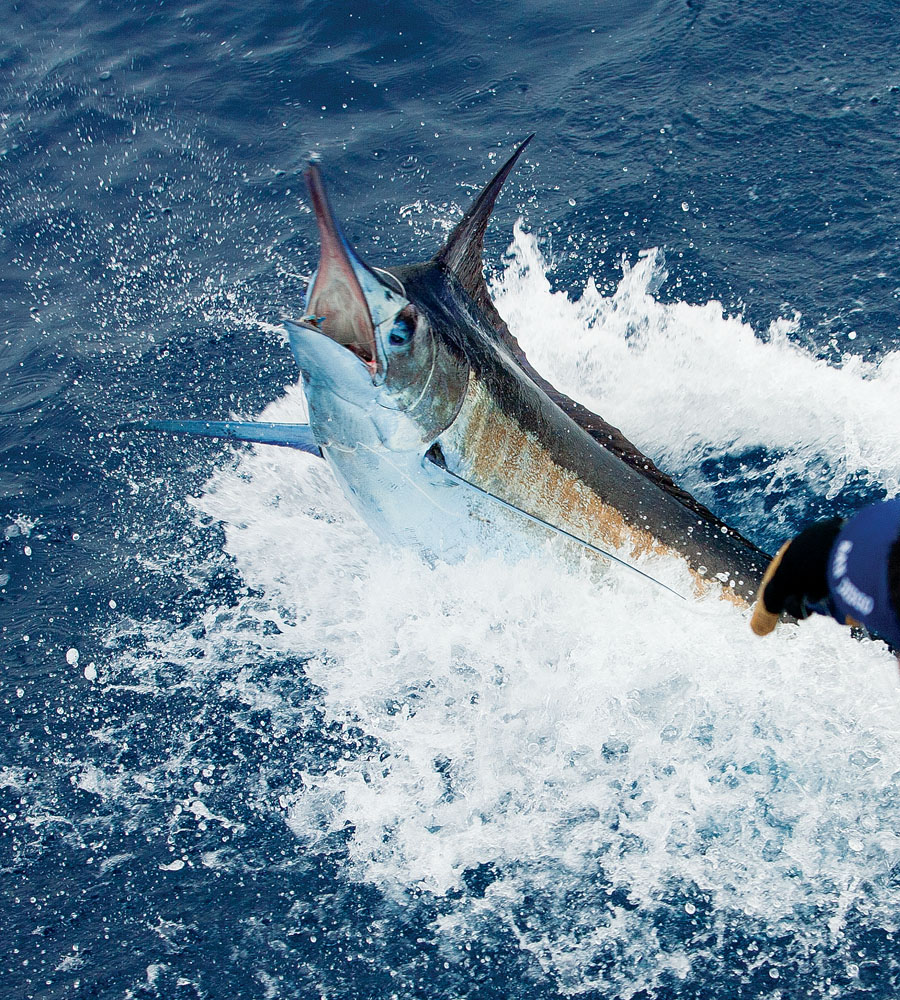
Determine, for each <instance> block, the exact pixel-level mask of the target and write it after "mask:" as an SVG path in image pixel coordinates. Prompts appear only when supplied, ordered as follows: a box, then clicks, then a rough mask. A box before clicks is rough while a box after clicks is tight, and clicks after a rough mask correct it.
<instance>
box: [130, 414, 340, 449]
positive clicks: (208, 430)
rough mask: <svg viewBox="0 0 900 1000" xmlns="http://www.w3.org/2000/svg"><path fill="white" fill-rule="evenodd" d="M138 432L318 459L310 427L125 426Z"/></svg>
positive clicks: (238, 423)
mask: <svg viewBox="0 0 900 1000" xmlns="http://www.w3.org/2000/svg"><path fill="white" fill-rule="evenodd" d="M127 426H129V427H134V428H136V429H138V430H145V431H171V432H173V433H175V434H199V435H200V436H201V437H214V438H227V439H228V440H229V441H253V442H256V443H257V444H275V445H280V446H281V447H282V448H297V449H298V450H300V451H306V452H309V454H310V455H318V456H319V457H321V455H322V449H321V448H320V447H319V445H318V444H317V443H316V439H315V438H314V437H313V433H312V430H311V429H310V426H309V424H271V423H263V422H259V423H257V422H256V421H244V420H141V421H138V422H136V423H132V424H128V425H127Z"/></svg>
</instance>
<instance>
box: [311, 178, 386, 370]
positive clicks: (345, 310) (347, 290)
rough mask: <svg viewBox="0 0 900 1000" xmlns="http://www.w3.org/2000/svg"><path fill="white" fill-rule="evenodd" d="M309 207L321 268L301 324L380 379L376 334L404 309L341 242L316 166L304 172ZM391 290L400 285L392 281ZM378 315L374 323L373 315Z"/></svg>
mask: <svg viewBox="0 0 900 1000" xmlns="http://www.w3.org/2000/svg"><path fill="white" fill-rule="evenodd" d="M304 178H305V179H306V184H307V187H308V188H309V194H310V201H311V202H312V208H313V212H314V213H315V216H316V224H317V225H318V227H319V238H320V242H321V249H320V252H319V266H318V269H317V270H316V273H315V275H314V277H313V280H312V283H311V285H310V288H309V291H308V292H307V297H306V312H307V314H308V315H307V316H306V317H305V320H306V322H305V324H304V325H307V326H312V327H313V328H314V329H316V330H318V331H319V332H321V333H324V334H325V335H326V336H328V337H330V338H331V339H332V340H334V341H336V342H337V343H339V344H343V346H344V347H346V348H347V349H348V350H350V351H352V352H353V353H354V354H355V355H356V356H357V357H358V358H360V359H361V360H362V361H363V362H364V363H365V365H366V366H367V367H368V369H369V372H370V373H371V375H372V377H373V378H374V377H376V376H378V375H381V374H383V369H384V365H383V363H382V360H381V359H380V357H379V352H378V343H377V338H376V334H375V330H376V327H377V325H378V324H380V323H382V322H384V320H386V319H388V318H392V317H393V316H395V315H396V314H397V312H398V311H399V310H400V309H401V308H402V307H403V305H405V301H404V300H403V298H402V297H401V295H399V294H398V293H397V291H396V289H395V288H391V287H388V285H387V283H386V281H385V280H384V279H383V278H382V277H380V276H379V275H378V274H377V273H376V272H375V269H374V268H371V267H369V265H368V264H366V263H365V262H364V261H363V260H362V259H361V258H360V256H359V254H358V253H357V252H356V251H355V250H354V249H353V247H352V245H351V244H350V242H349V240H348V239H347V238H346V236H344V234H343V232H342V231H341V227H340V226H339V225H338V222H337V219H336V218H335V216H334V212H333V211H332V208H331V203H330V202H329V200H328V194H327V192H326V191H325V185H324V184H323V182H322V175H321V174H320V172H319V169H318V167H316V166H315V165H314V164H313V165H311V166H310V167H309V169H308V170H307V171H306V172H305V174H304ZM391 282H392V284H394V285H397V284H399V283H398V282H397V281H396V279H394V278H393V277H391ZM373 308H374V309H375V312H376V315H375V317H374V319H373V315H372V309H373Z"/></svg>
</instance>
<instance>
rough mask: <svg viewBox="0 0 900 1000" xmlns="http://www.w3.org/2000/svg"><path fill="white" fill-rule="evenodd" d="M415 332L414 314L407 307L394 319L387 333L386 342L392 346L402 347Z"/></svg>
mask: <svg viewBox="0 0 900 1000" xmlns="http://www.w3.org/2000/svg"><path fill="white" fill-rule="evenodd" d="M415 332H416V316H415V313H414V312H413V310H412V309H410V308H408V307H407V308H406V309H404V310H403V312H401V313H400V314H399V316H397V319H396V320H395V321H394V325H393V327H391V332H390V333H389V334H388V343H389V344H390V345H391V346H392V347H403V346H405V345H406V344H408V343H409V342H410V341H411V340H412V338H413V334H414V333H415Z"/></svg>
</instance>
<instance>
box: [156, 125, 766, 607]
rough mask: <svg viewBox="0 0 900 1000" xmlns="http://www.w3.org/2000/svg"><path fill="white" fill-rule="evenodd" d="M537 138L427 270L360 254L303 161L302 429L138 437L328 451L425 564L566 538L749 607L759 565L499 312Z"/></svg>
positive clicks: (195, 429) (180, 428)
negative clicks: (499, 282)
mask: <svg viewBox="0 0 900 1000" xmlns="http://www.w3.org/2000/svg"><path fill="white" fill-rule="evenodd" d="M531 138H532V137H531V136H529V137H528V139H526V140H525V141H524V142H523V143H522V144H521V145H519V147H518V148H517V149H516V150H515V152H514V153H513V154H512V156H511V157H510V158H509V160H507V162H506V163H505V164H504V165H503V166H502V167H501V168H500V170H499V171H497V173H496V175H495V176H494V177H493V179H492V180H491V181H490V182H489V183H488V185H487V186H486V187H485V188H484V190H483V191H482V192H481V193H480V194H479V195H478V197H477V198H476V199H475V201H474V203H473V204H472V206H471V207H470V208H469V210H468V211H467V212H466V213H465V215H464V216H463V218H462V220H461V221H460V222H459V224H458V225H457V226H456V227H455V229H454V230H453V231H452V233H451V234H450V236H449V238H448V239H447V241H446V243H445V244H444V245H443V246H442V247H441V248H440V250H439V251H438V252H437V254H436V255H435V256H434V257H433V258H432V259H431V260H429V261H427V262H426V263H421V264H411V265H406V266H401V267H374V266H371V265H369V264H367V263H366V262H365V261H364V260H363V259H362V258H361V257H360V255H359V254H358V253H357V252H356V250H355V249H354V248H353V247H352V246H351V245H350V243H349V241H348V240H347V238H346V237H345V236H344V234H343V232H342V231H341V228H340V226H339V224H338V222H337V220H336V218H335V215H334V212H333V211H332V208H331V205H330V203H329V200H328V196H327V194H326V191H325V187H324V184H323V181H322V177H321V173H320V171H319V169H318V167H316V166H315V165H313V166H310V167H309V169H308V170H307V171H306V174H305V178H306V182H307V185H308V188H309V195H310V200H311V204H312V208H313V211H314V213H315V218H316V222H317V225H318V230H319V238H320V242H321V252H320V259H319V265H318V268H317V270H316V272H315V274H314V275H313V277H312V279H311V280H310V283H309V286H308V290H307V294H306V301H305V304H304V306H303V314H302V316H301V317H300V318H295V319H289V320H286V321H285V324H284V325H285V328H286V330H287V334H288V337H289V340H290V346H291V350H292V352H293V355H294V358H295V359H296V362H297V365H298V367H299V369H300V373H301V377H302V381H303V388H304V391H305V394H306V399H307V402H308V405H309V424H308V425H307V424H272V423H260V422H252V421H250V422H247V421H221V420H206V421H204V420H162V419H160V420H147V421H144V422H143V424H142V425H141V426H143V427H145V428H152V429H155V430H163V431H175V432H187V433H194V434H202V435H208V436H213V437H222V438H228V439H232V440H238V441H252V442H257V443H263V444H271V445H280V446H283V447H289V448H299V449H301V450H303V451H307V452H310V453H312V454H315V455H320V456H321V457H322V458H324V460H325V461H326V462H327V463H328V465H329V466H330V468H331V470H332V471H333V473H334V475H335V477H336V479H337V480H338V482H339V483H340V485H341V486H342V488H343V490H344V492H345V493H346V495H347V497H348V498H349V500H350V502H351V503H352V504H353V506H354V507H355V509H356V510H357V512H358V513H359V515H360V516H361V518H362V519H363V520H364V521H365V522H366V523H367V524H368V525H369V526H370V527H371V528H372V529H373V530H374V531H375V532H376V533H377V534H378V535H379V536H381V537H382V538H383V539H385V540H387V541H390V542H392V543H397V544H400V545H405V546H414V547H416V548H417V549H419V550H420V551H421V552H423V553H424V554H426V555H427V556H428V557H430V558H437V559H447V560H455V559H459V558H461V557H463V556H464V555H465V554H466V553H467V552H468V551H470V550H472V549H479V550H481V551H491V550H496V549H497V548H498V547H502V548H503V549H504V550H506V551H511V552H512V553H513V554H514V555H515V554H519V553H525V552H528V551H531V550H533V548H534V546H535V544H536V543H538V544H539V543H540V542H541V540H542V539H545V538H548V537H551V536H562V537H564V538H566V539H568V542H567V544H569V545H577V546H581V547H586V548H588V549H591V550H593V551H595V552H601V553H603V554H604V555H606V556H608V557H609V558H611V559H613V560H614V561H616V562H624V563H626V564H627V565H629V566H631V567H632V568H634V569H636V570H637V571H638V572H639V573H641V574H642V575H647V573H646V569H645V568H642V565H643V566H644V567H646V559H645V557H647V556H650V555H669V556H674V557H676V558H678V559H682V560H684V561H685V562H686V563H687V566H688V568H689V570H690V573H691V575H692V577H693V581H694V584H695V587H694V589H695V590H696V591H697V592H703V591H705V590H707V589H709V588H710V587H712V588H717V589H718V590H719V591H720V593H721V595H722V596H724V597H727V598H730V599H732V600H734V601H735V602H736V603H740V604H746V603H749V602H750V601H752V599H753V597H754V595H755V593H756V590H757V589H758V587H759V583H760V580H761V578H762V575H763V572H764V569H765V567H766V565H767V564H768V562H769V557H768V556H767V555H766V554H765V553H764V552H762V551H761V550H760V549H758V548H757V547H756V546H755V545H754V544H753V543H752V542H750V541H749V540H748V539H746V538H744V537H743V536H742V535H740V534H739V533H738V532H737V531H735V530H734V529H733V528H730V527H729V526H728V525H726V524H724V523H723V522H722V521H721V520H720V519H719V518H718V517H716V515H715V514H713V513H712V512H711V511H709V510H708V509H707V508H706V507H704V506H703V505H702V504H701V503H699V502H698V501H697V500H696V499H695V498H694V497H693V496H691V495H690V494H689V493H688V492H686V491H685V490H683V489H681V488H679V487H678V486H677V485H676V484H675V483H674V481H673V480H672V479H671V478H670V477H669V476H667V475H666V474H665V473H663V472H662V471H661V470H659V469H658V468H657V467H656V466H655V465H654V463H653V462H652V461H651V460H650V459H649V458H647V456H646V455H644V454H642V453H641V452H640V451H639V450H638V449H637V448H636V447H635V446H634V445H633V444H631V442H629V441H628V440H627V439H626V438H625V437H624V435H623V434H622V433H621V432H620V431H619V430H618V429H617V428H615V427H613V426H612V425H611V424H609V423H607V422H606V421H605V420H603V419H602V418H601V417H599V416H598V415H597V414H594V413H592V412H590V411H589V410H588V409H586V408H585V407H584V406H581V405H580V404H578V403H576V402H575V401H574V400H572V399H570V398H569V397H568V396H565V395H564V394H563V393H561V392H560V391H559V390H557V389H556V388H554V387H553V386H552V385H551V384H550V383H549V382H547V381H546V380H545V379H544V378H543V377H542V376H541V375H540V374H538V372H536V371H535V370H534V368H533V367H532V366H531V364H530V363H529V362H528V359H527V358H526V357H525V354H524V353H523V351H522V349H521V348H520V346H519V344H518V342H517V341H516V339H515V337H514V336H513V335H512V333H511V332H510V330H509V328H508V327H507V325H506V323H505V322H504V321H503V320H502V318H501V317H500V315H499V314H498V312H497V310H496V308H495V306H494V304H493V302H492V301H491V298H490V295H489V293H488V288H487V284H486V282H485V279H484V273H483V265H482V253H483V241H484V233H485V230H486V227H487V224H488V220H489V218H490V215H491V211H492V209H493V207H494V203H495V201H496V199H497V196H498V194H499V193H500V189H501V187H502V186H503V183H504V181H505V180H506V178H507V177H508V175H509V173H510V171H511V170H512V169H513V166H514V165H515V163H516V161H517V160H518V158H519V157H520V156H521V154H522V151H523V150H524V149H525V147H526V146H527V145H528V143H529V142H530V141H531ZM639 564H642V565H639ZM667 589H668V588H667Z"/></svg>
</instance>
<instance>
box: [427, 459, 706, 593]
mask: <svg viewBox="0 0 900 1000" xmlns="http://www.w3.org/2000/svg"><path fill="white" fill-rule="evenodd" d="M425 460H426V461H427V462H430V463H431V464H432V465H433V466H435V467H436V468H438V469H440V470H441V472H443V473H444V475H445V476H447V477H448V482H451V483H454V484H456V485H457V486H463V487H465V488H466V489H468V490H472V491H473V492H474V493H477V494H478V495H479V496H480V497H483V498H484V499H485V500H490V501H493V503H495V504H498V505H499V506H501V507H503V508H504V509H505V510H511V511H514V512H515V513H516V514H519V515H521V516H522V517H524V518H525V519H526V520H528V521H531V522H532V524H540V525H542V526H543V527H545V528H549V529H550V531H554V532H556V534H558V535H562V537H563V538H568V539H569V541H571V542H577V543H578V544H579V545H583V546H584V547H585V548H586V549H590V551H591V552H596V553H597V554H598V555H601V556H604V557H605V558H607V559H611V560H612V561H613V562H615V563H618V564H619V565H620V566H624V567H626V569H630V570H632V571H633V572H635V573H637V574H638V576H642V577H643V578H644V579H645V580H649V581H650V582H651V583H655V584H656V585H657V586H658V587H662V588H663V590H668V591H669V593H670V594H674V595H675V596H676V597H680V598H681V599H682V600H683V601H684V600H687V598H686V597H685V596H684V594H679V593H678V591H677V590H673V589H672V588H671V587H669V586H667V585H666V584H665V583H663V582H662V581H661V580H657V579H656V578H655V577H653V576H650V574H649V573H645V572H644V571H643V570H642V569H638V568H637V566H632V564H631V563H629V562H626V561H625V560H624V559H621V558H620V557H619V556H617V555H613V553H612V552H607V551H606V550H605V549H601V548H599V546H597V545H592V544H591V543H590V542H588V541H585V539H583V538H579V537H578V535H573V534H572V533H571V532H569V531H566V530H565V529H564V528H558V527H557V526H556V525H555V524H551V523H550V522H549V521H545V520H544V519H543V518H540V517H536V516H535V515H534V514H529V513H528V511H526V510H522V508H521V507H516V505H515V504H511V503H509V502H508V501H506V500H502V499H501V498H500V497H498V496H495V495H494V494H493V493H488V491H487V490H483V489H482V488H481V487H480V486H476V485H475V484H474V483H470V482H469V481H468V479H463V478H462V476H457V475H456V473H455V472H451V471H450V470H449V469H448V468H447V466H446V464H445V462H444V456H443V455H442V454H441V450H440V448H439V447H434V448H431V449H430V450H429V451H428V452H427V453H426V455H425Z"/></svg>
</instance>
